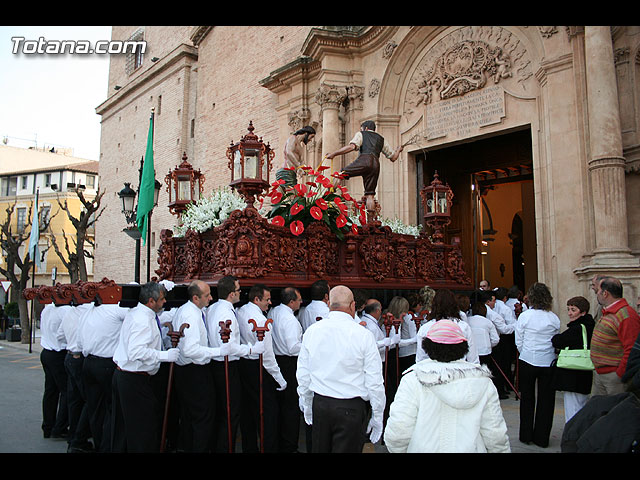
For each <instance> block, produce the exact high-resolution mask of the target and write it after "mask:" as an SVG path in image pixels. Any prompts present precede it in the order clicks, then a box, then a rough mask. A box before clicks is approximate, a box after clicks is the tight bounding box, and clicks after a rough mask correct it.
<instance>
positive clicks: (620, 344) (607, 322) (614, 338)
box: [591, 298, 640, 377]
mask: <svg viewBox="0 0 640 480" xmlns="http://www.w3.org/2000/svg"><path fill="white" fill-rule="evenodd" d="M638 334H640V317H639V316H638V313H637V312H636V311H635V310H634V309H633V308H631V307H630V306H629V304H628V303H627V301H626V300H625V299H624V298H621V299H620V300H618V301H616V302H614V303H612V304H611V305H609V306H608V307H605V308H603V309H602V318H601V319H600V320H599V321H598V322H597V323H596V326H595V328H594V329H593V336H592V338H591V361H592V362H593V365H594V366H595V369H596V372H598V373H610V372H616V373H617V375H618V377H622V375H624V372H625V370H626V368H627V359H628V358H629V353H630V352H631V348H632V347H633V344H634V343H635V341H636V339H637V338H638Z"/></svg>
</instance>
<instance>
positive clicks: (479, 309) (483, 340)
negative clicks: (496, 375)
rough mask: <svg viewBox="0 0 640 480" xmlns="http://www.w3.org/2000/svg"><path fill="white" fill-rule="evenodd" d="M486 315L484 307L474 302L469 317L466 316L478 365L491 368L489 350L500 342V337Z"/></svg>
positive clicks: (482, 304) (480, 303)
mask: <svg viewBox="0 0 640 480" xmlns="http://www.w3.org/2000/svg"><path fill="white" fill-rule="evenodd" d="M486 315H487V307H486V305H485V304H484V303H482V302H475V303H474V304H473V305H472V306H471V315H469V316H467V323H468V324H469V326H470V327H471V331H472V333H473V338H474V340H475V344H476V348H477V349H478V357H479V359H480V363H481V364H482V365H487V366H488V367H489V368H493V362H492V360H491V350H492V349H493V347H495V346H496V345H497V344H498V342H499V341H500V335H499V334H498V331H497V330H496V327H495V325H494V324H493V322H492V321H491V320H489V319H488V318H487V317H486Z"/></svg>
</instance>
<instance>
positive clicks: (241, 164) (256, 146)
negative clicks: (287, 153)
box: [227, 121, 275, 208]
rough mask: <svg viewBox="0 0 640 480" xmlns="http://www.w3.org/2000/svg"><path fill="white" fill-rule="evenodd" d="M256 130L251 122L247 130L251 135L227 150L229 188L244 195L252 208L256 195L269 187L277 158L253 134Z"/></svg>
mask: <svg viewBox="0 0 640 480" xmlns="http://www.w3.org/2000/svg"><path fill="white" fill-rule="evenodd" d="M254 129H255V127H254V126H253V122H251V121H250V122H249V127H248V128H247V130H249V133H247V134H246V135H244V136H243V137H242V138H241V139H240V141H239V142H238V143H236V144H233V143H232V144H231V146H229V147H228V148H227V158H228V159H229V164H228V166H229V169H230V170H231V183H230V184H229V186H230V187H231V188H233V189H235V190H236V191H237V192H238V193H239V194H240V195H242V197H243V198H244V200H245V202H246V203H247V206H249V207H251V208H254V207H253V204H254V202H255V200H256V195H259V194H260V193H262V191H263V190H264V189H266V188H268V187H269V171H270V170H271V160H273V157H274V156H275V152H274V151H273V150H272V149H271V147H270V146H269V144H265V143H264V142H263V141H262V138H258V136H257V135H255V134H254V133H253V130H254Z"/></svg>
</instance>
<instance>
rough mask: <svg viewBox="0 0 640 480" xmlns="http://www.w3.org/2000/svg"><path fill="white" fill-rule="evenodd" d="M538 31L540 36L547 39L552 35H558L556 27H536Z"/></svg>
mask: <svg viewBox="0 0 640 480" xmlns="http://www.w3.org/2000/svg"><path fill="white" fill-rule="evenodd" d="M538 31H539V32H540V35H542V36H543V37H544V38H549V37H551V36H552V35H553V34H555V33H558V28H557V27H538Z"/></svg>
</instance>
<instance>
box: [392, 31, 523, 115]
mask: <svg viewBox="0 0 640 480" xmlns="http://www.w3.org/2000/svg"><path fill="white" fill-rule="evenodd" d="M532 76H533V73H532V72H531V62H530V60H529V59H528V57H527V51H526V49H525V47H524V45H523V43H522V42H520V40H519V39H518V37H517V36H516V35H514V34H513V33H512V32H510V31H509V30H507V29H505V28H502V27H498V26H466V27H461V28H459V29H456V30H453V31H452V32H451V33H449V34H448V35H445V36H444V37H442V38H441V39H440V40H438V41H437V42H436V43H435V44H434V45H433V46H432V47H431V48H429V49H428V51H427V52H426V53H425V55H424V57H423V58H422V59H421V60H420V61H419V63H418V64H417V66H416V68H415V70H414V72H413V73H412V74H411V76H410V79H409V83H408V86H407V91H406V95H405V99H404V113H405V114H407V115H409V116H410V115H411V114H413V113H416V112H417V110H416V108H417V107H420V106H421V105H427V104H429V103H430V102H434V101H436V100H442V99H446V98H452V97H455V96H460V95H464V94H465V93H467V92H470V91H473V90H477V89H481V88H483V87H484V86H486V85H487V84H488V83H490V84H497V83H500V82H501V81H503V80H504V79H510V78H513V79H515V81H516V82H517V83H518V84H520V85H521V87H522V89H523V91H524V90H526V87H525V82H526V80H528V79H529V78H531V77H532ZM421 111H422V110H420V112H421Z"/></svg>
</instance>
